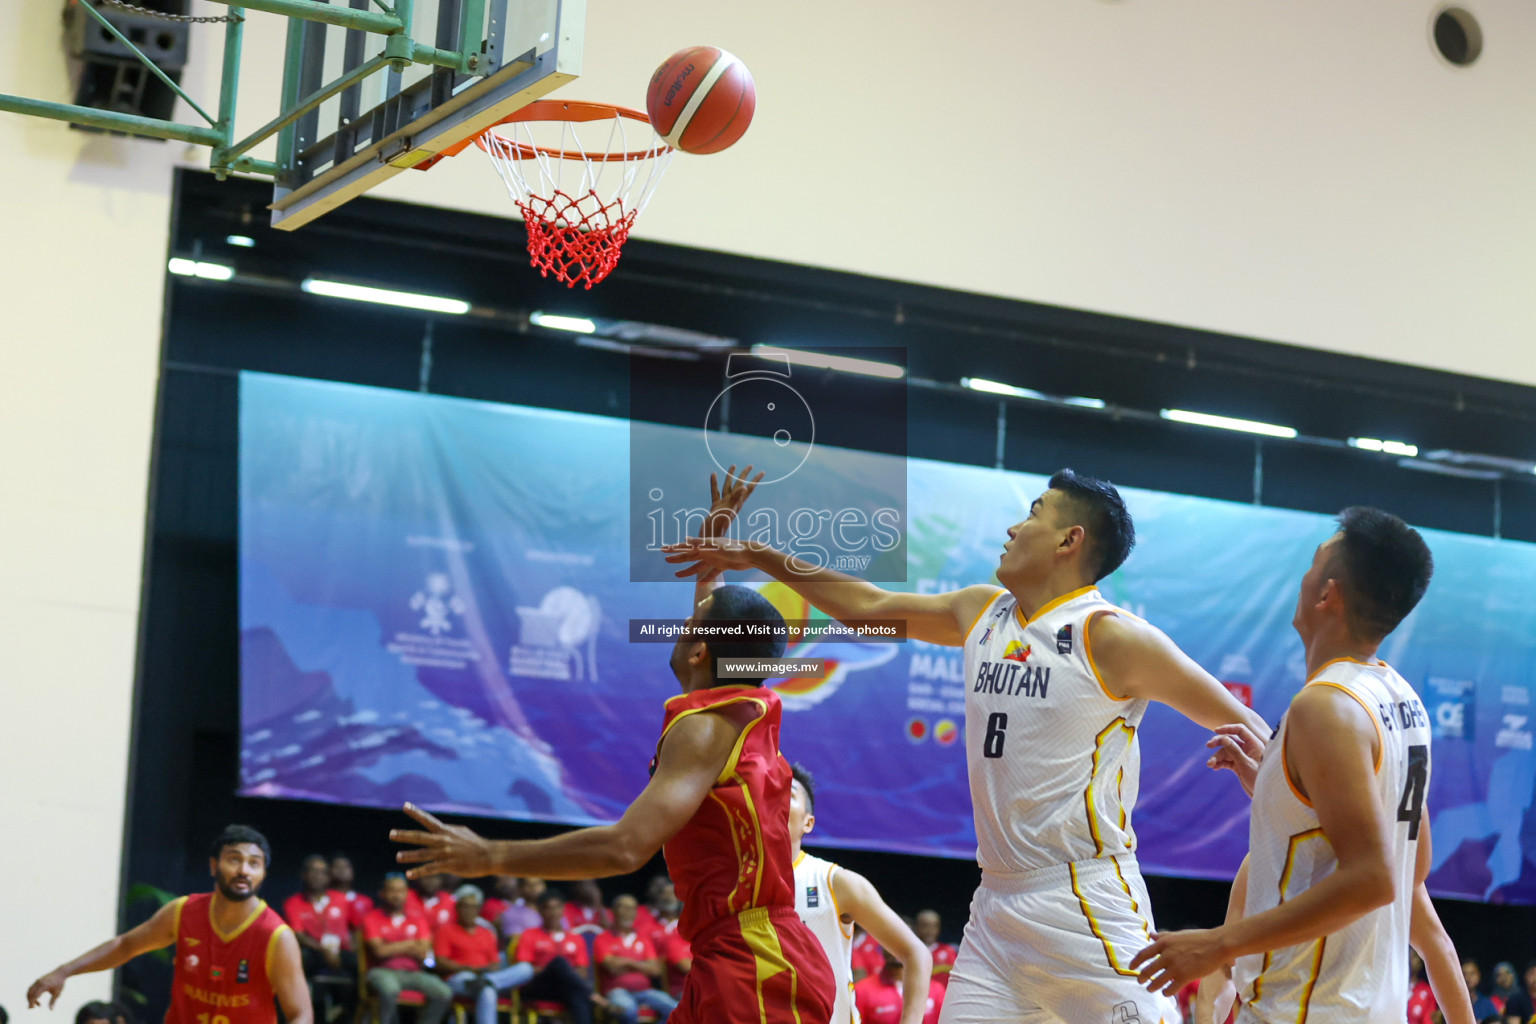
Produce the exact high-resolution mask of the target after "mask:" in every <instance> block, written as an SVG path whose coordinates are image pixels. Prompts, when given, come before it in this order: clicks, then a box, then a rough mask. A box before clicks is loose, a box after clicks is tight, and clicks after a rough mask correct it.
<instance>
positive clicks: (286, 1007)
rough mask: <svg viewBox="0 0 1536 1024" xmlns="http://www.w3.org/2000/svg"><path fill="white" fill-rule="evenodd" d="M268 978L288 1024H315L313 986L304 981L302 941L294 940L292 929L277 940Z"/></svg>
mask: <svg viewBox="0 0 1536 1024" xmlns="http://www.w3.org/2000/svg"><path fill="white" fill-rule="evenodd" d="M267 977H268V979H269V980H270V981H271V982H272V994H273V995H275V996H277V1002H278V1005H279V1006H281V1007H282V1008H283V1017H284V1018H285V1019H286V1020H287V1021H288V1024H314V1021H315V1011H314V1007H313V1006H312V1005H311V1003H310V999H309V985H308V984H306V983H305V981H304V966H303V960H302V958H301V957H300V954H299V941H298V940H297V939H295V938H294V937H293V931H292V930H291V929H290V930H288V931H285V932H283V933H282V934H280V935H279V936H278V937H277V945H276V947H275V948H274V949H273V950H272V963H271V964H270V965H269V967H268V974H267Z"/></svg>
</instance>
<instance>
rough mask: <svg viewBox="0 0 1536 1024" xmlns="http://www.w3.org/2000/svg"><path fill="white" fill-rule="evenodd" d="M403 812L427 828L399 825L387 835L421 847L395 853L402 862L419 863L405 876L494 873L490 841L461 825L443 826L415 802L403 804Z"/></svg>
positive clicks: (480, 874) (468, 875) (396, 857)
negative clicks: (417, 828)
mask: <svg viewBox="0 0 1536 1024" xmlns="http://www.w3.org/2000/svg"><path fill="white" fill-rule="evenodd" d="M405 813H406V814H409V815H410V816H411V817H413V818H415V819H416V820H417V821H419V822H421V824H422V825H424V826H425V827H426V829H427V831H425V832H417V831H415V830H413V829H400V828H397V829H391V830H390V833H389V838H390V840H391V841H392V842H396V843H404V844H405V845H407V846H419V847H421V849H419V850H401V851H400V852H399V853H397V854H395V860H397V861H399V862H400V863H401V864H416V865H419V866H418V867H414V868H411V869H410V870H408V871H407V872H406V873H405V874H406V877H407V878H420V877H422V876H423V875H436V874H439V873H441V872H444V871H446V872H448V873H449V874H454V875H461V876H463V877H465V878H478V877H480V876H482V875H489V874H494V873H495V859H494V857H493V856H492V854H491V844H490V841H489V840H487V839H483V838H481V837H480V836H478V835H476V834H475V833H474V832H473V831H472V830H470V829H468V828H465V827H464V826H463V825H445V824H443V823H442V822H441V821H438V820H437V818H436V817H434V816H433V815H431V814H429V813H427V812H426V811H424V810H422V809H421V808H420V807H417V806H416V805H415V804H406V805H405Z"/></svg>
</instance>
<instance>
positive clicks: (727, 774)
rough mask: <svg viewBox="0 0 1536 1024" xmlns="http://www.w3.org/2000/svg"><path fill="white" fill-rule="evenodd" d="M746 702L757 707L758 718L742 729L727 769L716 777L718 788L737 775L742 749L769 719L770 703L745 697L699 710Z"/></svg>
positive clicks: (733, 747)
mask: <svg viewBox="0 0 1536 1024" xmlns="http://www.w3.org/2000/svg"><path fill="white" fill-rule="evenodd" d="M745 701H751V702H752V703H753V704H756V705H757V717H756V718H754V719H752V721H750V722H748V723H747V724H746V725H744V726H742V727H741V734H740V735H739V736H737V737H736V743H735V744H734V745H733V746H732V747H731V756H730V757H728V758H726V759H725V767H724V768H722V769H720V774H719V775H717V776H715V785H717V786H720V785H724V784H725V783H726V782H727V781H728V780H729V779H730V778H731V777H732V776H733V775H735V774H736V763H737V762H738V761H740V760H741V748H742V747H744V746H746V744H747V736H749V735H750V734H751V732H752V730H753V729H755V728H757V726H758V723H759V722H761V721H762V720H763V719H764V718H767V717H768V702H767V701H765V700H763V699H762V698H761V697H743V698H741V699H740V700H727V701H722V702H721V703H719V704H711V705H710V706H709V707H707V708H700V709H699V710H701V711H713V710H714V709H715V708H718V707H729V706H730V705H732V704H741V703H743V702H745ZM678 717H679V718H681V717H682V716H681V715H679V716H678ZM742 790H743V792H745V790H746V787H745V786H743V787H742Z"/></svg>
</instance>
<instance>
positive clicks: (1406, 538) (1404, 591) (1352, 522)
mask: <svg viewBox="0 0 1536 1024" xmlns="http://www.w3.org/2000/svg"><path fill="white" fill-rule="evenodd" d="M1339 533H1340V535H1341V536H1342V540H1341V541H1340V543H1339V549H1338V552H1337V554H1336V556H1335V558H1334V562H1333V565H1332V566H1331V567H1330V571H1331V572H1333V573H1335V574H1337V577H1338V578H1339V579H1340V582H1341V583H1342V585H1343V587H1344V593H1345V596H1346V597H1347V598H1349V601H1348V604H1347V611H1348V614H1349V624H1350V626H1351V628H1352V629H1353V630H1354V631H1355V632H1356V633H1358V634H1359V635H1360V636H1361V638H1362V639H1366V640H1373V641H1380V640H1381V639H1383V638H1384V637H1386V635H1387V634H1388V633H1390V632H1392V631H1393V630H1394V629H1396V628H1397V626H1398V623H1400V622H1402V621H1403V619H1404V618H1406V617H1407V615H1408V613H1409V612H1411V611H1413V609H1414V606H1415V605H1417V604H1418V603H1419V599H1420V598H1422V597H1423V596H1424V591H1426V590H1428V589H1429V579H1430V577H1431V576H1433V575H1434V573H1435V559H1434V556H1432V555H1431V554H1430V553H1429V545H1428V544H1425V543H1424V538H1423V537H1421V536H1419V531H1417V530H1415V529H1414V528H1413V527H1411V526H1409V525H1408V524H1407V523H1405V522H1403V521H1402V520H1401V519H1399V518H1398V517H1397V516H1395V515H1393V514H1392V513H1390V512H1383V511H1382V510H1381V509H1379V508H1366V507H1364V506H1358V505H1357V506H1355V507H1353V508H1347V509H1345V510H1344V511H1343V512H1340V513H1339Z"/></svg>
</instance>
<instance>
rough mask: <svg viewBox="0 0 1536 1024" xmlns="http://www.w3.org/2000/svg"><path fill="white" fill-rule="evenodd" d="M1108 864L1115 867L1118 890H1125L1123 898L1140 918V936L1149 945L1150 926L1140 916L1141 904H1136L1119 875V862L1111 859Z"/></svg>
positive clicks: (1150, 937) (1122, 877)
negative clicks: (1129, 902)
mask: <svg viewBox="0 0 1536 1024" xmlns="http://www.w3.org/2000/svg"><path fill="white" fill-rule="evenodd" d="M1109 862H1110V863H1111V864H1113V865H1114V866H1115V877H1116V878H1118V879H1120V888H1121V889H1124V890H1125V898H1126V899H1128V900H1130V901H1131V913H1133V914H1135V915H1136V916H1137V917H1139V918H1141V931H1142V934H1143V935H1145V936H1146V937H1147V942H1148V943H1149V944H1150V943H1151V942H1152V926H1151V925H1150V924H1148V923H1147V919H1146V917H1145V916H1143V915H1142V913H1141V904H1139V903H1137V902H1136V897H1135V895H1134V894H1132V892H1131V887H1130V885H1129V884H1128V883H1127V882H1126V880H1125V876H1124V875H1122V874H1121V873H1120V861H1119V860H1118V859H1116V858H1114V857H1111V858H1109Z"/></svg>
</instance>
